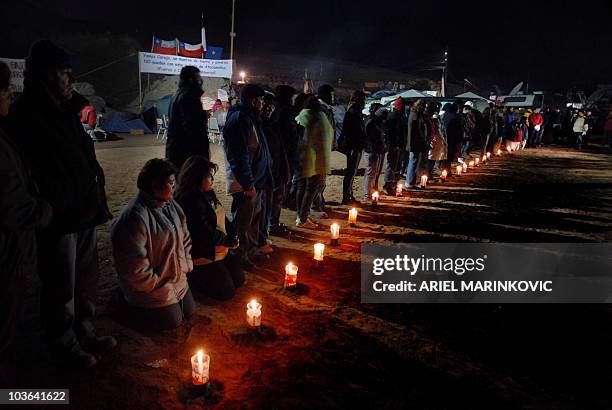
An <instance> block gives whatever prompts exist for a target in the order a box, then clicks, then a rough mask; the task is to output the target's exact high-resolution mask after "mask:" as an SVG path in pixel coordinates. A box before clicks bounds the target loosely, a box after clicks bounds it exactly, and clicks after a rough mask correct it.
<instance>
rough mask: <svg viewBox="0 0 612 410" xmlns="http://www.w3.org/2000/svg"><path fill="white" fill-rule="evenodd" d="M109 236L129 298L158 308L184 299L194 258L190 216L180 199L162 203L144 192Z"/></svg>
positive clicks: (120, 218)
mask: <svg viewBox="0 0 612 410" xmlns="http://www.w3.org/2000/svg"><path fill="white" fill-rule="evenodd" d="M111 241H112V245H113V258H114V261H115V269H116V270H117V274H118V275H119V287H120V288H121V290H122V292H123V295H124V296H125V299H126V300H127V302H128V303H130V304H131V305H134V306H137V307H142V308H160V307H165V306H170V305H173V304H175V303H178V302H180V301H181V300H182V299H183V297H184V296H185V293H187V290H188V289H189V286H188V285H187V273H188V272H191V271H192V270H193V262H192V259H191V236H190V234H189V230H188V229H187V220H186V218H185V214H184V213H183V210H182V209H181V207H180V206H179V205H178V203H177V202H175V201H174V200H173V201H170V202H168V203H162V202H159V201H157V200H155V199H153V198H152V197H151V196H150V195H149V194H147V193H145V192H143V191H140V192H139V193H138V195H137V196H136V197H135V198H134V199H132V200H131V201H130V202H129V203H128V204H127V205H126V206H125V208H123V211H121V215H119V218H117V219H116V220H115V222H114V223H113V226H112V231H111Z"/></svg>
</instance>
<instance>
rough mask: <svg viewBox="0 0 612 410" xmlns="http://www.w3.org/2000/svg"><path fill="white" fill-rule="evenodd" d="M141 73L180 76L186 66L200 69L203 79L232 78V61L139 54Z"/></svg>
mask: <svg viewBox="0 0 612 410" xmlns="http://www.w3.org/2000/svg"><path fill="white" fill-rule="evenodd" d="M138 59H139V63H140V72H141V73H151V74H167V75H179V74H180V73H181V69H182V68H183V67H184V66H186V65H192V66H195V67H198V68H199V69H200V74H201V75H202V77H218V78H232V60H206V59H201V58H187V57H181V56H170V55H166V54H153V53H138Z"/></svg>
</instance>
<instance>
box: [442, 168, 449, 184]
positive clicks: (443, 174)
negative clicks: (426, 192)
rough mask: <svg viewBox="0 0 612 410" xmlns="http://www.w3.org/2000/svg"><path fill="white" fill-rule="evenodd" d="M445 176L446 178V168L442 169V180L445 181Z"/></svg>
mask: <svg viewBox="0 0 612 410" xmlns="http://www.w3.org/2000/svg"><path fill="white" fill-rule="evenodd" d="M446 178H448V171H447V170H445V169H444V170H442V180H443V181H445V180H446Z"/></svg>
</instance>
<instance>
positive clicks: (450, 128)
mask: <svg viewBox="0 0 612 410" xmlns="http://www.w3.org/2000/svg"><path fill="white" fill-rule="evenodd" d="M442 122H443V123H444V129H445V130H446V141H447V143H448V145H458V144H459V143H461V140H462V139H463V128H462V127H461V119H460V118H459V115H457V113H454V112H445V113H444V114H443V115H442Z"/></svg>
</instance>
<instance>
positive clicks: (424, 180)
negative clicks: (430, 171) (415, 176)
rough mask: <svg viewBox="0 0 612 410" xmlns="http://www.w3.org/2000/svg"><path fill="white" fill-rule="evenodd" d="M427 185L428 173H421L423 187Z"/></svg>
mask: <svg viewBox="0 0 612 410" xmlns="http://www.w3.org/2000/svg"><path fill="white" fill-rule="evenodd" d="M426 186H427V175H421V188H425V187H426Z"/></svg>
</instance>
